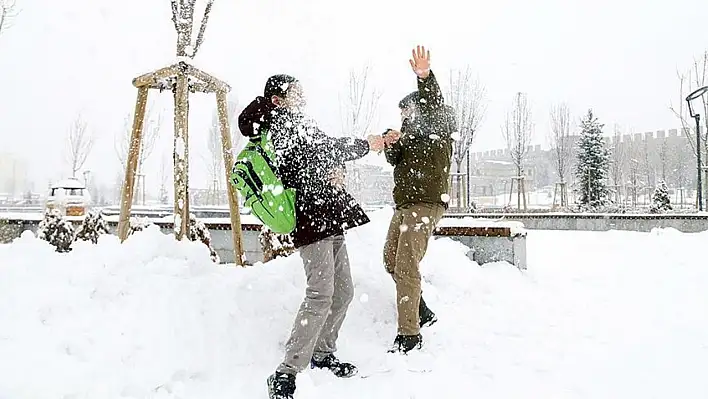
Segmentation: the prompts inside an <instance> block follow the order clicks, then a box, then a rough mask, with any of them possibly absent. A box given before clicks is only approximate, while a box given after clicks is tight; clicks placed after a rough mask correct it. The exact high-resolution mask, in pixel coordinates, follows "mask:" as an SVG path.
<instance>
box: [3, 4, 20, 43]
mask: <svg viewBox="0 0 708 399" xmlns="http://www.w3.org/2000/svg"><path fill="white" fill-rule="evenodd" d="M17 14H18V13H17V10H16V8H15V0H0V35H2V33H3V32H5V31H6V30H8V29H10V27H11V26H12V23H13V21H14V19H15V17H17Z"/></svg>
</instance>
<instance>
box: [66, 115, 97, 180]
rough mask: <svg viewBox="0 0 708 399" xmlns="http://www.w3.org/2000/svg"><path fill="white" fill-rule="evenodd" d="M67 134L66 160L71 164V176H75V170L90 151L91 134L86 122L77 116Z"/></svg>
mask: <svg viewBox="0 0 708 399" xmlns="http://www.w3.org/2000/svg"><path fill="white" fill-rule="evenodd" d="M67 136H68V137H67V139H68V140H67V143H68V148H67V149H66V160H67V161H68V162H69V165H70V166H71V176H73V177H76V172H78V171H79V170H80V169H81V168H82V167H83V166H84V164H85V163H86V159H87V158H88V156H89V154H90V153H91V149H92V148H93V135H92V134H91V133H90V132H89V131H88V127H87V124H86V122H84V121H83V119H82V118H81V116H78V117H77V118H76V119H75V120H74V122H73V123H72V124H71V127H70V128H69V131H68V134H67Z"/></svg>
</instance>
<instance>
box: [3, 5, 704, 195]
mask: <svg viewBox="0 0 708 399" xmlns="http://www.w3.org/2000/svg"><path fill="white" fill-rule="evenodd" d="M199 2H203V0H199ZM18 4H19V6H20V7H21V8H22V13H21V15H20V17H19V18H18V19H17V20H16V23H15V26H14V27H13V28H12V29H11V30H9V31H7V32H6V33H5V34H3V35H2V36H0V110H2V112H1V113H0V115H1V116H0V143H2V144H0V148H1V150H2V151H9V152H12V153H15V154H17V155H18V156H21V157H24V158H26V159H28V161H29V162H30V166H31V176H32V178H34V179H37V180H38V181H42V180H44V179H48V178H58V177H60V176H61V175H63V174H66V173H67V167H66V165H65V162H63V159H62V157H61V152H60V151H59V150H60V149H63V148H64V139H65V136H66V130H67V128H68V126H69V125H70V123H71V121H72V120H73V119H74V118H75V116H76V115H77V113H79V112H81V113H82V115H83V116H84V118H85V119H86V120H87V121H88V122H89V124H90V128H91V129H93V130H94V131H95V133H96V136H97V138H98V140H97V143H96V145H95V150H94V152H93V154H92V156H91V158H90V159H89V160H88V162H87V165H86V168H88V169H91V170H92V171H94V173H95V174H96V177H98V178H99V179H106V180H108V179H111V180H112V179H113V176H114V175H115V173H116V171H117V169H118V161H117V158H116V156H115V152H114V149H113V148H114V135H115V133H116V132H117V131H121V130H122V128H123V118H124V116H125V115H126V113H128V112H130V111H131V110H132V108H133V106H134V102H135V95H136V90H135V89H134V88H133V87H132V85H131V79H132V78H133V77H135V76H137V75H139V74H141V73H144V72H148V71H150V70H153V69H156V68H157V67H161V66H165V65H168V64H169V63H171V62H172V61H174V47H175V33H174V28H173V26H172V22H171V20H170V12H171V11H170V5H169V1H168V0H121V1H119V2H117V1H113V0H66V1H57V0H19V1H18ZM706 15H708V2H705V1H702V0H663V1H657V0H653V1H652V0H649V1H638V0H593V1H583V2H581V1H573V0H565V1H563V0H536V1H523V0H496V1H493V2H492V1H480V0H460V1H454V0H436V1H419V0H383V1H382V0H359V1H356V2H339V1H328V0H248V1H247V0H238V1H235V0H216V3H215V5H214V10H213V14H212V18H211V20H210V23H209V26H208V29H207V33H206V41H205V44H204V46H203V48H202V49H201V51H200V53H199V54H198V55H197V58H196V63H197V64H198V65H199V66H201V67H203V68H204V69H206V70H207V71H208V72H211V73H213V74H215V75H216V76H218V77H220V78H222V79H224V80H226V81H227V82H229V83H230V84H231V85H232V87H233V88H234V95H235V96H237V97H238V99H239V100H240V101H241V102H243V103H245V102H248V101H250V100H251V99H252V98H253V97H254V96H255V95H258V94H260V93H261V91H262V88H263V84H264V82H265V79H266V78H267V77H268V76H269V75H271V74H274V73H289V74H292V75H295V76H297V77H298V78H300V79H301V80H302V81H303V84H304V88H305V90H306V93H307V95H308V97H309V101H310V106H311V110H310V111H311V113H312V114H313V115H314V116H315V117H316V118H318V120H319V121H320V123H321V125H322V127H323V128H324V129H325V130H326V131H329V132H331V133H333V134H336V133H338V130H339V129H340V126H341V123H340V118H339V105H338V104H339V103H338V95H339V93H340V92H342V91H343V90H344V88H345V87H346V82H347V73H348V71H349V69H350V68H360V67H362V66H363V65H364V64H366V63H369V64H371V65H372V67H373V73H374V79H375V84H376V86H377V88H378V89H379V90H381V91H383V93H384V95H383V97H382V99H381V103H380V113H381V118H380V120H379V121H378V122H379V123H377V125H376V129H375V131H377V132H378V131H381V130H383V129H384V128H386V127H389V126H392V127H397V126H398V124H399V119H398V112H397V109H396V104H397V102H398V100H399V99H400V97H402V96H403V95H405V94H406V93H408V92H410V91H411V90H413V89H414V88H415V79H414V77H413V75H412V72H411V71H410V67H409V65H408V57H409V54H410V49H411V47H412V46H414V45H415V44H417V43H422V44H425V45H426V46H428V47H429V48H430V49H431V52H432V58H433V69H434V70H435V71H436V73H437V75H438V76H439V78H440V80H441V81H443V82H445V81H446V80H447V78H448V71H449V69H450V68H455V67H463V66H465V65H467V64H469V65H470V66H471V67H472V68H473V70H474V71H475V72H476V73H478V74H479V78H480V79H481V80H482V81H483V82H484V84H485V86H486V88H487V92H488V98H489V107H488V112H487V117H486V118H485V120H484V122H483V124H482V126H481V129H480V131H479V134H478V136H477V139H476V141H475V143H474V145H473V149H472V150H473V151H480V150H485V149H490V148H501V147H502V146H503V142H502V139H501V135H500V126H501V123H502V120H503V114H504V112H505V110H506V108H507V107H508V104H509V103H510V101H511V99H512V98H513V95H514V93H515V92H517V91H525V92H527V93H528V95H529V98H530V99H531V101H532V103H533V106H534V112H535V118H534V120H535V124H536V142H537V143H539V144H542V143H544V141H545V131H546V128H547V125H548V122H547V120H548V109H549V107H550V105H551V104H553V103H556V102H559V101H567V102H568V103H569V104H570V106H571V109H572V110H573V111H574V113H575V114H576V115H580V114H583V113H585V112H586V111H587V108H588V107H593V108H594V110H595V113H596V115H597V116H598V117H599V118H600V120H601V121H602V122H604V123H606V125H607V126H608V129H607V130H608V131H609V130H611V127H612V126H613V125H614V124H615V123H617V124H619V125H621V126H624V127H626V128H627V129H633V130H636V131H652V130H659V129H669V128H675V127H676V122H675V120H674V118H673V116H672V114H671V113H670V111H669V110H668V105H669V102H670V101H671V100H674V101H676V99H677V98H678V87H677V79H676V70H677V68H681V69H687V68H688V67H689V66H690V64H691V62H692V60H693V57H694V56H697V55H699V54H700V53H701V52H702V51H703V50H704V49H707V48H708V30H707V29H706V28H705V18H706ZM199 16H200V15H199ZM701 24H702V25H703V26H701ZM151 96H152V97H151V98H152V99H155V100H156V101H157V102H156V106H158V107H161V108H164V110H165V117H166V120H165V123H164V124H165V125H167V126H166V128H165V129H164V130H163V132H162V142H161V143H160V144H159V147H158V148H157V149H156V150H155V152H154V154H153V156H152V158H151V161H150V162H149V163H150V166H152V167H153V169H154V173H157V170H158V165H159V161H160V157H161V156H162V154H163V153H166V154H170V153H171V147H170V146H171V141H170V140H171V137H170V136H171V134H172V129H171V121H170V118H169V115H170V113H171V105H170V104H171V96H170V95H169V94H166V93H162V94H157V93H155V92H151ZM213 107H214V105H213V103H212V99H211V98H210V97H199V98H197V99H196V100H194V101H193V105H192V108H191V112H192V116H191V120H190V123H191V126H190V136H191V140H190V141H191V143H190V146H191V148H190V151H191V152H192V154H194V155H193V157H192V165H191V167H192V171H193V173H194V175H193V177H192V185H193V186H202V187H206V186H207V185H208V184H209V182H208V179H207V178H206V172H205V168H204V166H203V161H202V160H201V159H200V158H199V156H198V155H197V154H198V153H200V152H201V153H204V152H205V151H206V142H207V140H206V129H207V128H208V125H209V123H210V120H211V113H212V110H213ZM149 180H150V177H148V185H157V181H156V176H155V177H154V178H153V179H152V183H151V182H150V181H149Z"/></svg>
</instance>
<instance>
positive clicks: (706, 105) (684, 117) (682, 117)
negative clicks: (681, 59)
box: [670, 50, 708, 197]
mask: <svg viewBox="0 0 708 399" xmlns="http://www.w3.org/2000/svg"><path fill="white" fill-rule="evenodd" d="M677 76H678V80H679V95H680V98H679V99H678V100H679V102H678V105H674V104H673V103H672V104H671V105H670V109H671V111H672V112H673V113H674V115H675V116H676V117H677V118H678V119H679V121H680V122H681V127H682V128H683V134H684V136H685V137H686V138H687V139H688V143H689V146H690V148H691V150H692V151H693V155H694V157H696V156H697V155H698V150H697V149H696V134H697V133H698V132H696V128H695V125H694V123H693V121H692V120H691V117H690V115H689V112H688V105H687V104H686V96H688V94H690V93H691V92H692V91H693V90H695V89H697V88H699V87H703V86H705V85H706V84H708V50H706V51H704V52H703V54H701V56H700V57H699V58H694V60H693V66H692V68H691V69H689V70H688V71H685V72H680V71H679V72H677ZM693 106H694V110H695V111H697V112H699V113H701V114H702V117H703V126H702V127H701V128H702V132H700V133H698V134H701V141H702V144H703V145H702V148H701V149H700V151H701V167H702V168H705V167H706V165H707V164H708V159H706V158H707V155H708V96H705V95H704V96H703V97H701V98H700V99H696V100H694V102H693ZM694 160H695V158H694ZM705 177H708V172H706V176H705ZM703 189H704V192H705V193H706V194H704V197H708V184H704V185H703Z"/></svg>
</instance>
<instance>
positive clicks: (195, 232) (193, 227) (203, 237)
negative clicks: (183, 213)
mask: <svg viewBox="0 0 708 399" xmlns="http://www.w3.org/2000/svg"><path fill="white" fill-rule="evenodd" d="M188 238H189V239H190V240H191V241H201V242H202V243H203V244H204V245H206V246H207V248H209V253H210V256H211V260H212V261H213V262H214V263H219V254H217V253H216V250H214V247H213V246H212V245H211V234H209V229H207V228H206V225H204V223H203V222H202V221H200V220H197V217H196V216H194V214H190V215H189V234H188Z"/></svg>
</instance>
